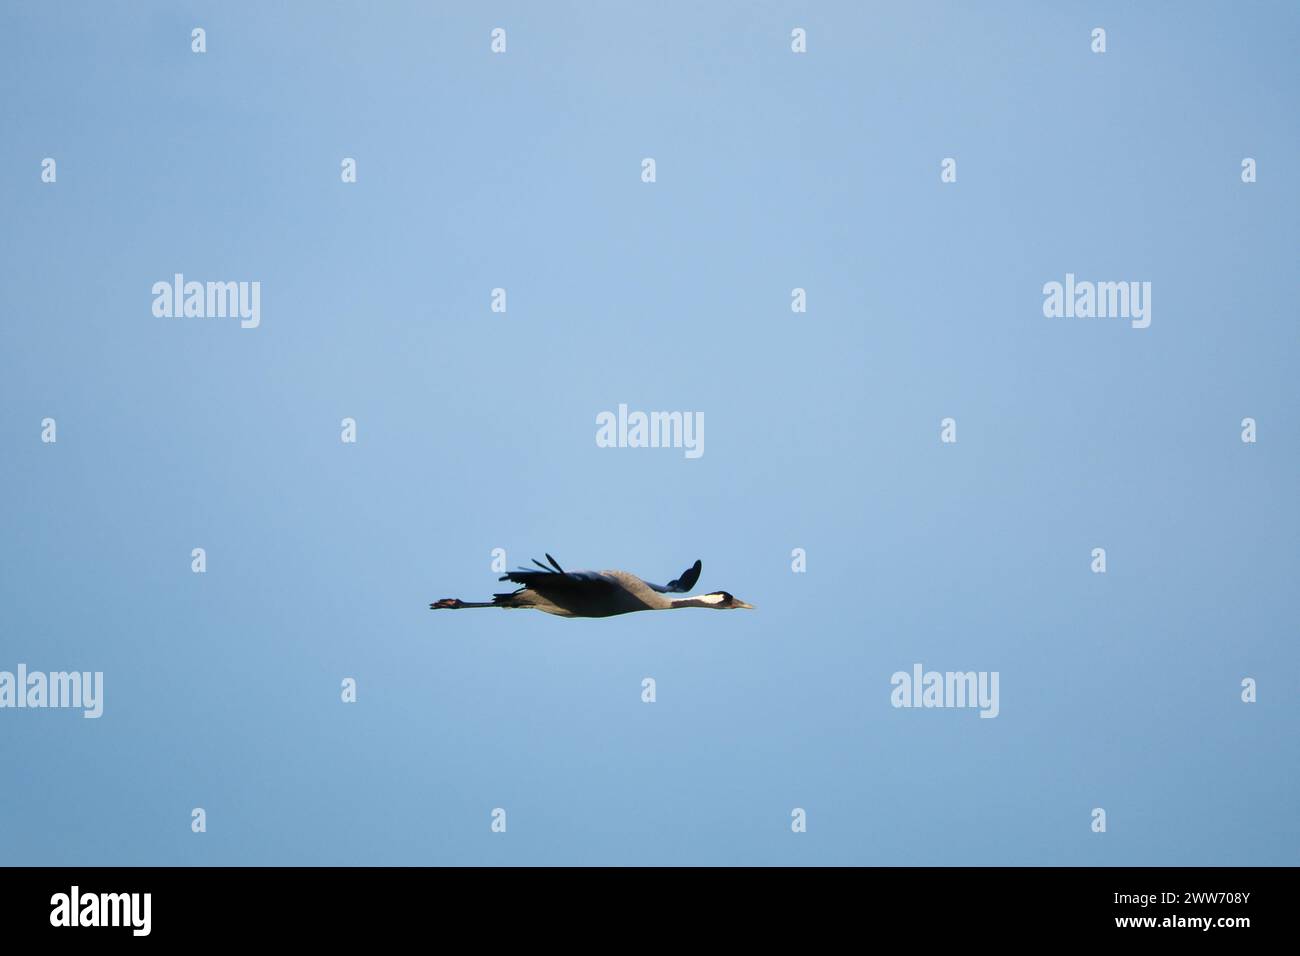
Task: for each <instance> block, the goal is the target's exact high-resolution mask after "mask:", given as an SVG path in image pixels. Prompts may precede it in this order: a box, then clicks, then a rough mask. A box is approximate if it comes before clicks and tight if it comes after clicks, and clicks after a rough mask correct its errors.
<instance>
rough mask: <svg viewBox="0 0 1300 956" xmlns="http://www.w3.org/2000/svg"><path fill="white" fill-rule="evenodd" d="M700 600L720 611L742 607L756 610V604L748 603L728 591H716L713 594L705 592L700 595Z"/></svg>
mask: <svg viewBox="0 0 1300 956" xmlns="http://www.w3.org/2000/svg"><path fill="white" fill-rule="evenodd" d="M700 600H701V601H703V602H704V603H705V604H707V605H708V606H709V607H712V608H717V609H718V610H720V611H729V610H733V609H735V608H742V607H743V608H747V609H748V610H751V611H752V610H754V605H752V604H746V603H745V602H744V601H742V600H741V599H740V598H738V597H735V596H734V595H732V594H731V593H730V592H728V591H714V592H712V593H711V594H703V595H701V596H700Z"/></svg>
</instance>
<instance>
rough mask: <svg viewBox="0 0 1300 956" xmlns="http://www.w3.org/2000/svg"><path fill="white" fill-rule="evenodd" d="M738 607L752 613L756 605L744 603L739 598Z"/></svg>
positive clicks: (737, 600)
mask: <svg viewBox="0 0 1300 956" xmlns="http://www.w3.org/2000/svg"><path fill="white" fill-rule="evenodd" d="M736 607H743V608H745V609H747V610H750V611H752V610H754V605H752V604H746V603H745V602H744V601H742V600H740V599H739V598H737V599H736Z"/></svg>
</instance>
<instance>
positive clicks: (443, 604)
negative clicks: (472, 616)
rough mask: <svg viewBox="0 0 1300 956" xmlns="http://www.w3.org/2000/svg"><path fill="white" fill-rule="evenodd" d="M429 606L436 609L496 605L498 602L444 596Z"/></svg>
mask: <svg viewBox="0 0 1300 956" xmlns="http://www.w3.org/2000/svg"><path fill="white" fill-rule="evenodd" d="M429 607H430V608H431V609H433V610H435V611H436V610H438V609H439V608H452V609H455V608H462V607H496V603H495V602H493V601H462V600H461V599H460V598H443V599H442V600H441V601H434V602H433V603H432V604H430V605H429Z"/></svg>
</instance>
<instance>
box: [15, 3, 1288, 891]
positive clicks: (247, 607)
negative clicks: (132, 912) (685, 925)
mask: <svg viewBox="0 0 1300 956" xmlns="http://www.w3.org/2000/svg"><path fill="white" fill-rule="evenodd" d="M758 6H759V9H752V8H751V7H750V6H749V5H743V4H739V3H729V4H717V5H707V6H705V7H703V8H701V5H697V4H682V3H660V4H652V5H648V6H644V7H640V6H634V5H631V4H610V5H596V4H588V3H574V4H563V3H547V4H491V5H470V4H430V3H420V4H416V3H410V4H397V3H382V4H331V5H315V4H313V5H308V4H305V3H292V4H275V5H264V4H251V3H248V4H240V3H237V4H222V5H208V4H199V3H188V4H187V3H180V4H174V3H167V4H163V3H150V4H129V5H128V4H90V3H66V4H57V5H50V4H46V5H37V6H33V5H27V6H16V5H12V4H11V5H8V6H6V7H5V8H4V10H3V12H0V129H2V130H3V134H0V203H2V204H3V208H4V211H5V215H4V220H3V223H4V224H3V227H2V228H0V242H2V243H3V247H2V248H0V252H3V261H4V262H5V264H6V267H5V268H4V269H3V270H0V294H2V301H3V303H4V305H5V316H6V317H5V321H4V322H3V323H0V398H2V399H3V401H2V402H0V442H3V448H4V449H5V454H4V455H3V456H0V492H2V495H0V500H3V506H2V507H0V541H2V542H3V545H2V546H0V669H2V670H13V669H14V668H15V667H16V665H17V664H19V663H25V664H27V666H28V667H29V668H31V669H41V670H67V669H76V670H88V671H103V672H104V675H105V676H104V682H105V702H104V716H103V717H102V718H100V719H99V720H83V719H82V718H81V717H80V715H79V714H78V713H77V712H75V711H58V710H44V711H42V710H21V711H20V710H0V765H3V766H4V768H5V771H6V773H7V779H8V780H9V781H10V783H9V785H7V786H4V787H0V847H3V850H2V851H0V862H5V863H18V864H33V863H61V864H154V863H159V864H237V863H251V864H349V863H357V864H361V863H366V864H509V863H514V864H540V863H561V864H584V863H618V864H635V863H646V864H668V863H689V864H765V863H797V864H898V865H915V864H960V865H967V864H1134V865H1138V864H1173V865H1192V864H1256V863H1260V864H1291V865H1294V864H1296V863H1297V862H1300V859H1298V857H1300V854H1298V852H1297V848H1298V847H1300V839H1298V838H1300V825H1298V824H1297V822H1296V816H1295V812H1294V811H1295V807H1296V805H1297V803H1298V802H1300V786H1298V784H1297V774H1296V768H1297V757H1300V753H1298V752H1297V739H1300V737H1298V735H1297V730H1300V721H1298V720H1297V710H1296V707H1297V704H1296V701H1297V676H1296V675H1297V667H1298V665H1300V653H1298V652H1297V648H1296V641H1295V636H1296V634H1295V627H1296V611H1297V606H1296V605H1297V598H1296V588H1295V571H1296V545H1297V540H1298V532H1300V514H1298V512H1297V496H1296V492H1295V488H1296V478H1297V465H1298V464H1300V455H1298V453H1297V448H1298V447H1300V444H1298V440H1300V428H1298V427H1297V422H1296V417H1295V412H1296V392H1295V367H1296V360H1297V358H1298V355H1297V352H1298V349H1297V336H1296V328H1295V289H1296V282H1297V260H1296V249H1297V231H1298V228H1297V216H1296V210H1297V183H1296V179H1295V177H1294V176H1293V175H1292V174H1291V171H1290V169H1289V167H1288V166H1287V165H1286V164H1287V163H1288V162H1291V161H1292V160H1293V158H1294V156H1295V155H1296V153H1297V145H1298V144H1297V125H1296V122H1295V116H1296V92H1297V75H1296V74H1297V68H1296V61H1295V56H1294V52H1295V49H1296V44H1297V40H1300V36H1298V34H1300V14H1298V13H1297V10H1296V8H1295V6H1294V5H1293V4H1289V3H1281V2H1279V3H1258V4H1250V5H1246V6H1244V7H1242V6H1229V5H1224V4H1169V3H1167V4H1143V5H1141V6H1140V7H1138V6H1134V5H1132V4H1105V3H1101V4H1081V3H1070V4H1059V5H1058V4H1053V5H1045V4H1032V3H1002V4H990V5H979V6H976V5H969V4H956V3H951V4H937V3H934V4H870V5H868V4H849V3H839V4H827V3H818V4H799V3H791V4H775V3H774V4H763V5H758ZM196 26H199V27H203V28H204V29H205V30H206V31H207V48H208V50H207V52H206V53H204V54H202V55H198V54H194V53H192V52H191V50H190V31H191V30H192V29H193V28H194V27H196ZM498 26H499V27H503V28H505V29H506V31H507V38H508V48H507V52H506V53H505V54H503V55H496V56H494V55H492V54H491V53H490V52H489V33H490V31H491V30H492V28H494V27H498ZM796 26H800V27H804V28H805V29H806V30H807V31H808V53H807V54H804V55H796V54H793V53H791V51H790V45H789V44H790V39H789V38H790V31H791V29H792V28H794V27H796ZM1097 26H1101V27H1104V28H1105V29H1106V30H1107V52H1106V53H1105V54H1100V55H1099V54H1094V53H1093V52H1091V50H1090V48H1089V47H1090V39H1089V37H1090V33H1091V30H1092V29H1093V28H1094V27H1097ZM46 157H52V158H54V159H55V160H56V162H57V176H58V178H57V182H56V183H53V184H48V183H42V182H41V161H42V160H43V159H44V158H46ZM344 157H353V158H355V159H356V160H357V168H358V181H357V182H356V183H355V184H344V183H342V182H341V181H340V162H341V161H342V159H343V158H344ZM644 157H653V158H654V159H655V160H656V164H657V181H656V182H654V183H653V184H647V183H643V182H642V181H641V178H640V171H641V161H642V159H643V158H644ZM945 157H953V158H955V159H956V160H957V164H958V167H957V168H958V179H957V182H956V183H951V184H944V183H941V182H940V178H939V171H940V162H941V160H942V159H944V158H945ZM1243 157H1252V158H1254V159H1256V161H1257V163H1258V181H1257V182H1255V183H1253V184H1244V183H1243V182H1242V181H1241V176H1240V167H1241V161H1242V158H1243ZM176 272H183V273H185V275H186V276H187V278H191V279H197V280H200V281H206V280H214V281H216V280H244V281H258V282H260V283H261V289H262V302H261V308H262V315H261V325H260V327H259V328H257V329H240V328H239V326H238V323H237V322H235V321H231V320H224V319H221V320H218V319H214V320H201V319H164V318H157V317H155V316H154V315H153V314H152V312H151V303H152V295H151V293H150V289H151V287H152V285H153V283H155V282H157V281H160V280H163V281H167V280H170V278H171V276H172V275H173V274H174V273H176ZM1067 272H1071V273H1074V274H1076V275H1077V276H1078V277H1080V278H1081V279H1093V280H1117V281H1118V280H1124V281H1128V280H1134V281H1150V282H1151V283H1152V287H1153V296H1152V323H1151V326H1150V327H1149V328H1146V329H1133V328H1131V327H1130V326H1129V325H1128V323H1126V322H1121V321H1118V320H1103V319H1095V320H1078V319H1071V320H1066V319H1049V318H1046V317H1044V315H1043V312H1042V303H1043V294H1042V287H1043V284H1044V283H1046V282H1050V281H1063V279H1064V276H1065V275H1066V273H1067ZM496 287H503V288H505V289H507V292H508V311H507V313H505V314H494V313H493V312H491V311H490V309H489V302H490V293H491V290H492V289H493V288H496ZM796 287H800V288H805V289H806V290H807V296H808V311H807V312H806V313H804V314H795V313H792V312H791V309H790V295H791V290H792V289H793V288H796ZM620 403H626V404H627V405H629V407H630V408H633V409H642V410H683V411H698V412H702V413H703V415H704V417H705V420H706V423H707V427H706V446H705V447H706V450H705V454H704V455H703V456H702V457H700V458H699V459H696V460H689V459H687V458H685V457H684V455H683V454H682V452H681V451H680V450H673V449H626V448H624V449H608V448H598V447H597V446H596V443H595V440H594V439H595V431H596V427H595V419H596V416H597V414H599V413H600V412H602V411H605V410H615V409H617V407H618V405H619V404H620ZM1248 416H1249V417H1252V418H1254V419H1255V420H1256V421H1257V423H1258V441H1257V442H1256V443H1254V444H1245V443H1243V442H1242V441H1241V440H1240V433H1241V426H1240V423H1241V420H1242V419H1243V418H1245V417H1248ZM46 417H53V418H55V419H56V420H57V423H58V424H57V428H58V441H57V443H55V444H52V445H51V444H45V443H42V442H41V440H40V430H41V426H40V423H41V420H42V419H44V418H46ZM344 417H352V418H355V419H356V421H357V423H358V441H357V443H356V444H343V443H342V442H341V441H340V435H339V433H340V424H339V423H340V421H341V419H343V418H344ZM946 417H952V418H954V419H955V420H956V422H957V429H958V441H957V442H956V443H955V444H943V443H941V442H940V440H939V434H940V427H939V423H940V421H941V419H943V418H946ZM195 547H203V548H205V549H206V552H207V556H208V557H207V560H208V570H207V572H206V573H205V574H202V575H197V574H193V573H191V570H190V560H191V559H190V554H191V550H192V549H193V548H195ZM1095 547H1104V548H1105V549H1106V551H1107V564H1108V566H1107V572H1106V574H1104V575H1098V574H1093V573H1092V572H1091V571H1090V568H1089V564H1090V561H1091V557H1090V556H1091V552H1092V549H1093V548H1095ZM494 548H504V549H506V551H507V552H508V555H509V560H510V564H511V565H515V564H519V563H527V561H528V560H529V559H530V558H532V557H534V556H540V555H541V553H542V552H543V551H549V552H551V553H552V554H554V555H555V556H556V557H557V558H558V559H559V560H560V561H561V562H562V563H563V564H565V566H566V567H587V568H626V569H628V570H631V571H633V572H636V573H640V574H643V575H645V576H646V577H647V578H649V579H650V580H655V581H663V580H667V579H668V578H671V577H673V576H675V575H677V574H678V573H679V572H680V571H681V570H682V569H683V568H685V567H686V566H687V565H689V564H690V562H691V561H693V560H694V559H696V558H697V557H698V558H702V559H703V562H704V573H703V576H702V578H701V580H700V586H701V588H702V589H704V590H713V589H726V590H729V591H732V592H733V593H735V594H736V595H738V596H739V597H741V598H743V599H745V600H748V601H751V602H752V603H754V604H755V605H757V608H758V610H756V611H754V612H734V613H720V612H712V611H701V610H697V611H680V612H673V613H671V614H637V615H630V616H626V617H623V618H614V619H609V620H597V621H585V620H578V621H567V620H562V619H558V618H553V617H549V616H545V615H541V614H535V613H532V612H497V611H484V612H469V611H467V612H463V613H459V614H451V613H439V614H433V613H432V612H430V611H429V610H428V607H427V605H428V602H429V601H431V600H434V599H437V598H441V597H449V596H455V597H461V598H464V599H466V600H474V599H482V598H483V597H485V596H486V595H489V594H490V593H491V592H492V591H493V590H496V589H497V588H498V587H500V585H498V583H497V582H496V580H495V578H496V575H495V574H493V573H492V571H491V569H490V561H491V551H492V549H494ZM794 548H804V549H806V552H807V572H806V573H802V574H796V573H792V571H791V551H792V549H794ZM917 662H920V663H922V664H923V665H924V666H925V667H926V668H927V669H935V670H940V671H947V670H962V671H965V670H975V671H997V672H998V673H999V674H1000V696H1001V700H1000V714H999V716H998V717H997V718H996V719H993V720H982V719H979V718H978V717H977V714H976V712H975V711H973V710H961V709H935V710H913V709H895V708H893V707H891V706H890V691H891V686H890V676H891V675H892V674H893V673H894V672H895V671H898V670H910V669H911V667H912V665H913V664H914V663H917ZM344 677H353V678H355V679H356V680H357V682H358V701H357V703H355V704H343V703H342V702H341V701H340V695H339V687H340V681H341V680H342V679H343V678H344ZM645 677H653V678H654V679H655V680H656V682H657V701H656V702H655V703H654V704H645V703H643V702H642V700H641V681H642V679H643V678H645ZM1245 677H1252V678H1254V679H1255V680H1256V681H1257V682H1258V687H1259V699H1258V702H1256V703H1254V704H1245V703H1243V702H1242V701H1241V700H1240V692H1241V688H1240V682H1241V680H1242V679H1243V678H1245ZM194 807H202V808H204V809H205V810H206V812H207V832H206V833H203V834H195V833H192V832H191V829H190V819H191V816H190V812H191V809H192V808H194ZM495 807H502V808H505V809H506V811H507V814H508V829H507V832H506V833H505V834H494V833H492V832H490V829H489V823H490V813H491V811H492V809H493V808H495ZM795 807H801V808H804V809H805V810H806V811H807V818H808V829H807V832H806V833H802V834H795V833H792V832H791V829H790V819H791V818H790V812H791V810H792V808H795ZM1094 807H1103V808H1105V810H1106V812H1107V823H1108V826H1107V832H1106V833H1104V834H1098V833H1093V832H1092V831H1091V829H1090V823H1091V816H1090V813H1091V811H1092V809H1093V808H1094Z"/></svg>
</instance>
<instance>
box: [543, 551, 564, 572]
mask: <svg viewBox="0 0 1300 956" xmlns="http://www.w3.org/2000/svg"><path fill="white" fill-rule="evenodd" d="M546 560H547V561H550V562H551V564H553V565H554V566H555V570H557V571H559V572H560V573H561V574H563V573H564V568H562V567H560V562H559V561H556V560H555V559H554V558H553V557H551V556H550V555H549V554H548V555H547V556H546Z"/></svg>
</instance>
